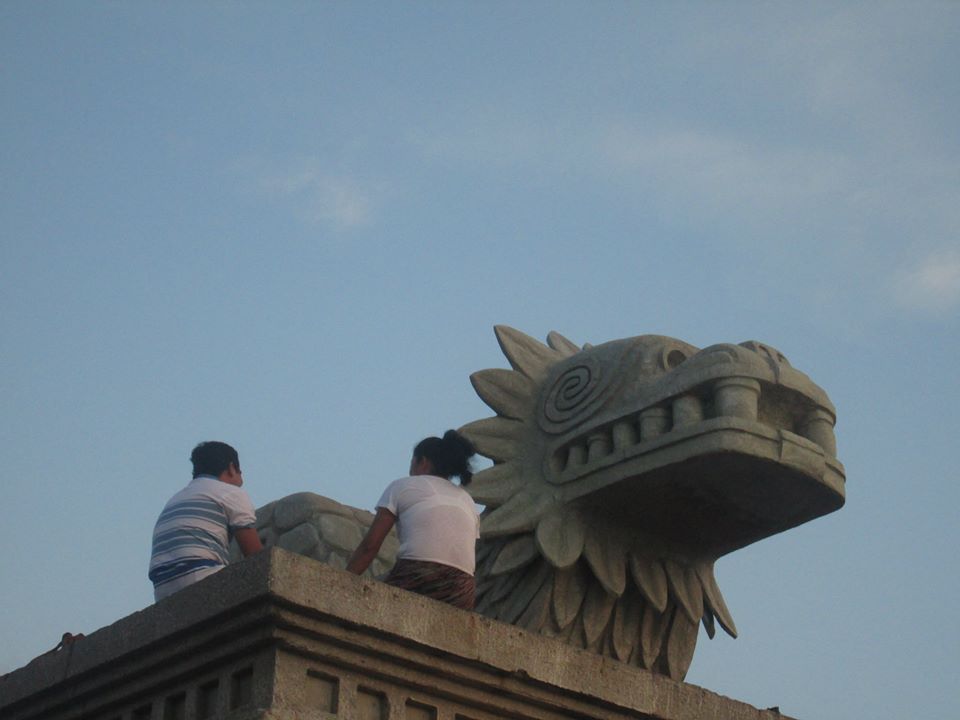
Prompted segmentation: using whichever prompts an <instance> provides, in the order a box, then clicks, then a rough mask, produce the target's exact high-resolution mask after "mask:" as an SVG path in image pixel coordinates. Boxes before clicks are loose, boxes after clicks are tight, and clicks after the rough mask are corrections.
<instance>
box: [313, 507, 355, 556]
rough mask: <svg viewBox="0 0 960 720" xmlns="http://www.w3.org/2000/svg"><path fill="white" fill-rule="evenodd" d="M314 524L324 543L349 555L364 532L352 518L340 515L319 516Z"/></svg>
mask: <svg viewBox="0 0 960 720" xmlns="http://www.w3.org/2000/svg"><path fill="white" fill-rule="evenodd" d="M316 524H317V529H318V530H319V531H320V537H322V538H323V539H324V542H326V543H327V544H328V545H332V546H333V547H335V548H339V549H340V550H345V551H347V552H351V553H352V552H353V551H354V550H355V549H356V547H357V545H359V544H360V541H361V540H362V539H363V535H364V531H365V528H363V527H361V525H360V523H358V522H357V521H356V520H355V519H354V518H352V517H349V518H347V517H343V516H341V515H329V514H324V515H321V516H320V517H319V518H318V519H317V520H316Z"/></svg>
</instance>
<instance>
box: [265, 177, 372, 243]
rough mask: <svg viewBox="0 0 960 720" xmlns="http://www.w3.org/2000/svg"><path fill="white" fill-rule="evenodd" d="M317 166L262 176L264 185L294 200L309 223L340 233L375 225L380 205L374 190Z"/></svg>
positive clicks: (268, 190)
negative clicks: (377, 204)
mask: <svg viewBox="0 0 960 720" xmlns="http://www.w3.org/2000/svg"><path fill="white" fill-rule="evenodd" d="M316 164H317V163H316V162H315V161H307V162H301V163H300V167H297V168H295V169H290V170H287V171H286V172H275V173H272V174H267V175H263V174H261V181H260V185H261V187H262V188H263V189H264V190H266V191H267V192H268V193H270V194H274V195H280V196H283V197H288V198H291V199H292V200H293V201H294V202H295V203H296V204H297V206H298V211H299V212H300V213H301V214H302V216H303V217H304V218H305V219H306V220H307V221H308V222H311V223H318V224H324V225H329V226H331V227H333V228H335V229H338V230H347V229H350V228H356V227H361V226H365V225H369V224H371V223H372V222H373V220H374V210H375V204H376V203H375V200H374V195H373V192H372V191H371V189H370V188H367V187H363V186H362V185H361V184H360V183H359V182H357V181H356V180H354V179H352V178H349V177H342V176H335V175H330V174H326V173H323V172H321V171H320V170H318V169H316V167H315V165H316Z"/></svg>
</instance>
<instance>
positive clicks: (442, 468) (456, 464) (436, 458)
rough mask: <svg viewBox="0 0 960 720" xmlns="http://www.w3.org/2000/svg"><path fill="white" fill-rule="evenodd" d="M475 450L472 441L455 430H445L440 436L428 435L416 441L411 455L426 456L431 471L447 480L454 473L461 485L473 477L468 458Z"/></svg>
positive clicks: (467, 482) (468, 482)
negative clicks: (431, 468)
mask: <svg viewBox="0 0 960 720" xmlns="http://www.w3.org/2000/svg"><path fill="white" fill-rule="evenodd" d="M476 452H477V451H476V450H475V449H474V447H473V443H471V442H470V441H469V440H467V439H466V438H465V437H464V436H463V435H461V434H460V433H458V432H457V431H456V430H447V431H446V432H445V433H444V434H443V437H442V438H438V437H428V438H424V439H423V440H421V441H420V442H418V443H417V446H416V447H415V448H414V449H413V456H414V457H415V458H417V459H420V458H427V460H429V461H430V464H431V465H433V473H434V474H435V475H439V476H440V477H445V478H447V479H448V480H449V479H450V478H451V477H452V476H454V475H456V476H458V477H459V478H460V484H461V485H469V484H470V480H471V479H472V478H473V471H472V470H471V469H470V458H472V457H473V456H474V454H475V453H476Z"/></svg>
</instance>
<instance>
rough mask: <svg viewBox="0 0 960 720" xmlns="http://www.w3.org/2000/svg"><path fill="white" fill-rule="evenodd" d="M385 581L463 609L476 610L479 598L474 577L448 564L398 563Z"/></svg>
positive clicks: (424, 561) (419, 561) (410, 561)
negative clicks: (474, 606)
mask: <svg viewBox="0 0 960 720" xmlns="http://www.w3.org/2000/svg"><path fill="white" fill-rule="evenodd" d="M383 581H384V582H385V583H387V584H388V585H393V586H394V587H398V588H403V589H404V590H409V591H410V592H415V593H418V594H420V595H426V596H427V597H431V598H433V599H434V600H440V601H442V602H445V603H449V604H450V605H454V606H456V607H458V608H462V609H464V610H473V604H474V601H475V598H476V583H475V582H474V579H473V575H470V574H468V573H465V572H464V571H463V570H458V569H457V568H455V567H450V566H449V565H441V564H440V563H435V562H428V561H427V560H397V562H396V564H395V565H394V566H393V569H392V570H391V571H390V572H389V573H388V574H387V576H386V577H385V578H383Z"/></svg>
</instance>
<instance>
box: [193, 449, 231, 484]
mask: <svg viewBox="0 0 960 720" xmlns="http://www.w3.org/2000/svg"><path fill="white" fill-rule="evenodd" d="M190 462H192V463H193V476H194V477H199V476H200V475H213V476H214V477H216V478H218V477H220V475H221V474H223V473H224V472H226V470H227V468H229V467H230V463H233V466H234V467H235V468H236V469H237V470H240V456H239V455H237V451H236V450H234V449H233V448H232V447H230V446H229V445H227V444H226V443H225V442H219V441H217V440H209V441H207V442H202V443H200V444H199V445H197V446H196V447H195V448H194V449H193V452H192V453H190Z"/></svg>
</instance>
